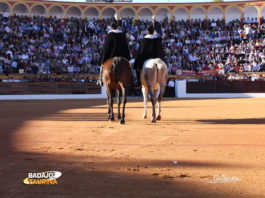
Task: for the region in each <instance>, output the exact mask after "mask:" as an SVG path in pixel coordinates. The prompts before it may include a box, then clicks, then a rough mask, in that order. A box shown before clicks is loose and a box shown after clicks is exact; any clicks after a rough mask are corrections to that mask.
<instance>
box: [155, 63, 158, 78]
mask: <svg viewBox="0 0 265 198" xmlns="http://www.w3.org/2000/svg"><path fill="white" fill-rule="evenodd" d="M155 68H156V82H157V81H158V67H157V62H155Z"/></svg>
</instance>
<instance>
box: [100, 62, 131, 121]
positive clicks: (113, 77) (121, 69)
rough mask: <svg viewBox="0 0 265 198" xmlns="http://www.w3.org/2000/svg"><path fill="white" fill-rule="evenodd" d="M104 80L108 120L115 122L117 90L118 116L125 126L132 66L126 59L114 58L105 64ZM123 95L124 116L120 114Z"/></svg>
mask: <svg viewBox="0 0 265 198" xmlns="http://www.w3.org/2000/svg"><path fill="white" fill-rule="evenodd" d="M102 80H103V83H104V85H105V87H106V93H107V97H108V98H107V103H108V120H110V121H114V113H113V94H112V92H113V91H114V90H116V93H117V105H118V115H117V118H118V119H121V121H120V123H121V124H125V120H124V118H125V104H126V102H127V99H126V96H127V92H128V88H129V87H130V86H131V85H132V73H131V65H130V63H129V61H128V60H127V59H126V58H122V57H114V58H110V59H108V60H106V61H105V62H104V63H103V73H102ZM121 95H122V104H123V107H122V114H120V104H121Z"/></svg>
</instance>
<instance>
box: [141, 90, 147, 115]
mask: <svg viewBox="0 0 265 198" xmlns="http://www.w3.org/2000/svg"><path fill="white" fill-rule="evenodd" d="M142 92H143V97H144V114H143V118H144V119H146V118H147V102H148V95H147V94H148V91H147V89H146V88H145V87H144V86H142Z"/></svg>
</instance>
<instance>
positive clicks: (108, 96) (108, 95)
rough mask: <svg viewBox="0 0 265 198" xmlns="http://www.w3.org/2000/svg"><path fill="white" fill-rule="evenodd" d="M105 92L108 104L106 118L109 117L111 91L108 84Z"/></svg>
mask: <svg viewBox="0 0 265 198" xmlns="http://www.w3.org/2000/svg"><path fill="white" fill-rule="evenodd" d="M106 93H107V104H108V120H110V118H111V102H110V101H111V91H110V88H109V87H108V86H106Z"/></svg>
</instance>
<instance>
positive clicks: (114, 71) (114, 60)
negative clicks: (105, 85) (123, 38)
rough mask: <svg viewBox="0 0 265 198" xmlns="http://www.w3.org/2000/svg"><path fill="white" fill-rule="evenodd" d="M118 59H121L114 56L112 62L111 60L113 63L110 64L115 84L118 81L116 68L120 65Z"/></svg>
mask: <svg viewBox="0 0 265 198" xmlns="http://www.w3.org/2000/svg"><path fill="white" fill-rule="evenodd" d="M120 61H121V58H120V57H114V58H113V62H112V63H113V64H112V71H113V73H114V76H115V81H116V84H117V83H118V70H119V67H120V65H121V63H120Z"/></svg>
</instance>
